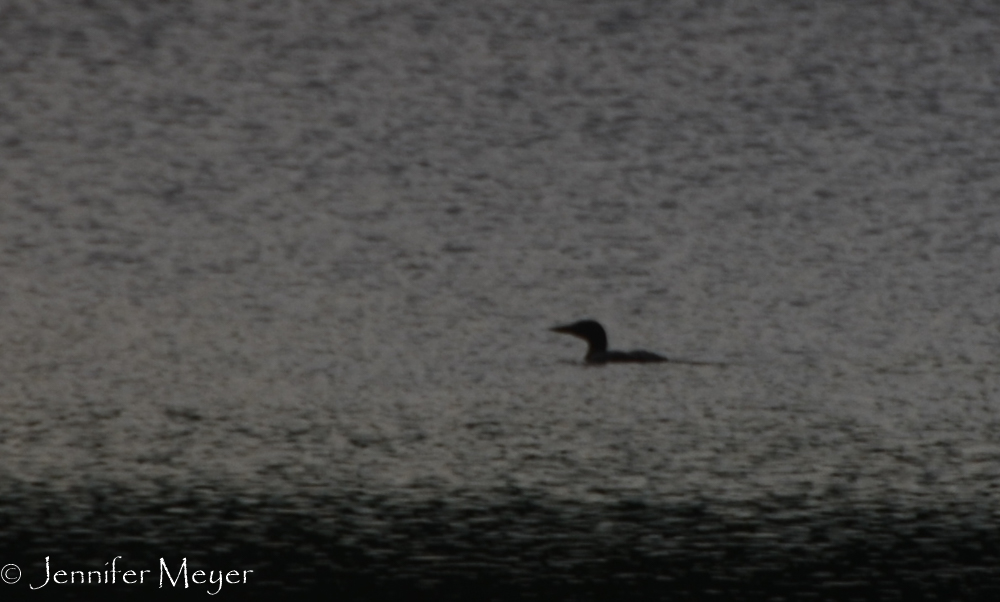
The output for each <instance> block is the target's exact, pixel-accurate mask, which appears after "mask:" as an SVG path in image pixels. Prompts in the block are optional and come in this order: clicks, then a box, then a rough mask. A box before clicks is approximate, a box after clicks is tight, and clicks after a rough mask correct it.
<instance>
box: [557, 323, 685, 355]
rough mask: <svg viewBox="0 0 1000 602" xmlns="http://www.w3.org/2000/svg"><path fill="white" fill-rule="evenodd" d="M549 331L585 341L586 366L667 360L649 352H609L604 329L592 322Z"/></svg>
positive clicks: (567, 325) (559, 327)
mask: <svg viewBox="0 0 1000 602" xmlns="http://www.w3.org/2000/svg"><path fill="white" fill-rule="evenodd" d="M551 330H552V331H553V332H559V333H562V334H568V335H572V336H575V337H577V338H581V339H583V340H585V341H587V345H588V347H587V355H586V357H584V361H586V362H587V363H588V364H607V363H611V362H615V363H625V362H631V363H647V362H665V361H667V358H665V357H663V356H662V355H658V354H656V353H652V352H650V351H609V350H608V335H607V333H606V332H605V331H604V327H603V326H601V325H600V323H598V322H596V321H594V320H580V321H579V322H574V323H572V324H566V325H565V326H556V327H555V328H552V329H551Z"/></svg>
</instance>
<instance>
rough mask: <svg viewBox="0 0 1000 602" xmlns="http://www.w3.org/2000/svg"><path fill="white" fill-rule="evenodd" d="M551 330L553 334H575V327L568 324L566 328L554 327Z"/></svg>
mask: <svg viewBox="0 0 1000 602" xmlns="http://www.w3.org/2000/svg"><path fill="white" fill-rule="evenodd" d="M549 330H551V331H552V332H561V333H563V334H573V326H572V325H570V324H567V325H565V326H553V327H552V328H550V329H549Z"/></svg>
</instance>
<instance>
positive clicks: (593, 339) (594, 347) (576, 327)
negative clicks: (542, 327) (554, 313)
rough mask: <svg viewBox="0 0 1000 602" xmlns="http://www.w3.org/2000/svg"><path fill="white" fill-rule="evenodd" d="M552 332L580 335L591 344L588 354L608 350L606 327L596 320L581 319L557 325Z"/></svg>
mask: <svg viewBox="0 0 1000 602" xmlns="http://www.w3.org/2000/svg"><path fill="white" fill-rule="evenodd" d="M551 330H552V332H561V333H563V334H571V335H573V336H575V337H579V338H581V339H583V340H585V341H587V343H588V344H589V345H590V348H589V349H588V350H587V355H588V356H593V355H594V354H595V353H604V352H605V351H607V350H608V335H607V333H605V332H604V327H603V326H601V325H600V324H599V323H598V322H595V321H594V320H580V321H579V322H573V323H572V324H566V325H564V326H556V327H555V328H552V329H551Z"/></svg>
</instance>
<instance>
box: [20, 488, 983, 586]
mask: <svg viewBox="0 0 1000 602" xmlns="http://www.w3.org/2000/svg"><path fill="white" fill-rule="evenodd" d="M8 491H9V489H8ZM39 493H40V492H30V493H29V492H24V497H16V496H13V495H10V496H9V497H7V498H6V499H5V500H4V501H5V504H4V514H3V519H4V529H3V533H4V535H3V545H4V548H5V549H6V550H8V551H13V550H16V552H15V553H13V557H12V553H11V552H7V553H6V556H5V558H6V560H7V561H10V560H13V559H16V560H19V561H20V562H19V565H20V566H21V567H22V570H24V572H25V576H26V579H27V580H28V583H30V584H32V585H36V586H37V585H41V584H42V583H44V577H43V574H44V568H43V561H42V559H43V558H44V557H45V556H49V557H50V562H51V564H52V567H53V568H52V571H55V570H57V568H58V567H62V568H66V569H67V570H69V569H80V570H95V569H96V570H102V569H104V568H105V566H104V563H106V562H108V561H109V560H110V559H111V556H114V555H120V556H122V560H120V561H119V564H118V567H119V568H120V569H129V568H133V569H135V568H147V567H148V568H152V569H153V572H152V577H151V579H153V581H151V582H149V583H147V584H145V585H134V586H131V587H126V586H124V585H121V584H120V583H119V585H117V586H116V585H109V584H106V585H100V586H99V585H91V586H69V585H64V586H61V589H60V586H58V585H55V584H53V583H50V584H48V585H46V586H44V587H43V588H42V589H40V590H38V591H37V592H30V594H31V595H30V597H25V598H24V599H36V598H37V599H96V596H99V597H100V598H101V599H117V597H121V598H131V597H132V596H136V595H140V594H141V596H142V597H144V598H147V597H153V599H156V598H155V596H157V595H162V596H165V597H166V598H168V599H175V598H177V597H179V596H181V595H184V596H200V595H207V594H206V593H203V592H201V591H199V590H202V589H203V590H204V592H207V591H209V589H211V590H212V591H218V589H217V587H216V586H211V585H208V586H204V587H199V586H196V585H192V586H191V589H190V590H186V591H183V592H179V591H177V590H171V588H170V586H169V584H168V586H167V588H166V589H165V590H161V589H160V588H159V587H158V586H157V583H156V579H157V578H158V570H159V569H158V567H159V557H160V556H161V555H163V556H166V557H165V561H166V562H167V566H168V567H169V570H170V571H175V570H176V569H177V568H178V567H179V565H180V562H181V560H182V558H181V557H180V555H181V554H183V555H184V556H185V557H186V558H187V561H188V566H189V568H190V570H191V571H194V570H195V569H197V568H202V569H205V570H210V569H211V570H217V569H222V570H226V571H228V570H230V569H232V568H238V569H240V570H241V571H242V570H246V569H250V570H252V571H253V573H252V574H251V575H250V579H252V581H250V582H249V583H248V584H247V585H242V584H240V585H232V584H226V585H223V586H222V590H224V595H226V596H227V597H229V598H230V599H268V598H270V597H272V596H274V595H277V594H288V593H295V594H296V595H297V596H303V597H304V598H305V599H329V598H330V597H333V598H342V599H351V600H385V599H426V600H432V599H445V600H465V599H472V598H476V599H488V600H509V599H543V598H547V599H565V600H605V599H622V600H650V599H652V600H661V599H662V600H678V599H679V600H705V599H709V600H712V599H718V600H780V599H816V600H914V599H917V600H930V599H948V600H989V599H993V597H994V596H995V595H996V594H997V593H1000V580H998V578H997V572H996V565H997V562H998V560H1000V543H998V542H1000V540H998V536H1000V533H998V530H997V527H996V517H995V515H994V513H993V512H990V511H986V510H984V509H983V508H977V507H975V506H968V505H959V504H956V505H953V506H934V507H929V508H912V507H901V506H894V505H892V504H889V503H883V504H869V505H863V504H850V503H836V502H830V503H817V502H815V501H810V500H808V499H805V498H798V499H781V498H774V499H772V500H768V501H763V502H760V503H757V504H742V505H735V504H733V505H721V504H718V503H713V502H711V501H709V500H691V501H689V502H687V503H684V504H676V505H664V504H657V503H655V502H654V501H651V500H646V499H641V498H636V499H622V500H619V501H617V502H615V503H612V504H605V505H592V504H582V503H574V502H561V503H559V502H554V501H552V500H546V499H544V498H540V497H538V496H535V495H531V494H528V493H525V492H519V491H496V492H489V495H488V496H483V495H482V494H481V493H469V494H468V495H464V496H463V495H461V494H458V495H456V496H454V497H451V498H447V499H445V498H436V499H431V500H426V501H423V502H415V503H414V502H406V501H402V500H400V499H399V498H393V497H383V496H374V495H371V494H369V493H366V492H364V491H354V492H342V493H341V494H339V495H336V496H329V497H322V496H316V497H301V498H298V499H294V500H290V499H288V498H287V497H286V496H272V497H261V498H255V497H247V496H239V495H230V496H225V495H220V494H219V492H205V491H203V492H185V493H180V492H177V491H170V490H165V491H164V492H163V493H162V495H159V496H157V497H156V499H146V500H142V499H136V498H134V497H131V496H130V494H131V493H132V492H129V491H128V490H127V489H124V488H121V487H115V486H108V487H103V488H95V489H92V490H90V491H76V492H73V499H75V500H76V508H75V509H74V511H72V512H67V509H66V507H65V506H64V505H62V504H60V503H58V502H57V501H56V500H55V499H51V498H50V499H49V500H48V501H47V502H40V501H39ZM22 585H23V584H22ZM8 587H11V588H13V587H18V586H8ZM45 595H47V596H51V598H46V597H44V596H45Z"/></svg>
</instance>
